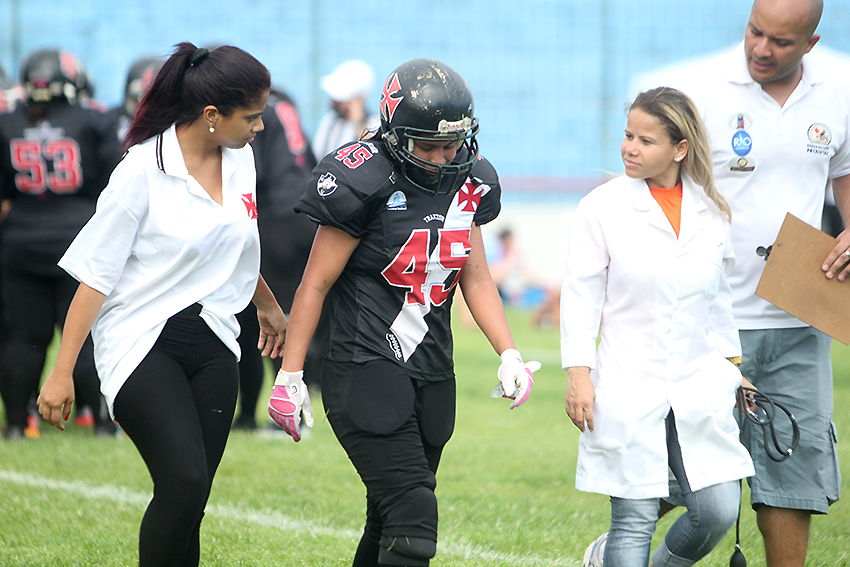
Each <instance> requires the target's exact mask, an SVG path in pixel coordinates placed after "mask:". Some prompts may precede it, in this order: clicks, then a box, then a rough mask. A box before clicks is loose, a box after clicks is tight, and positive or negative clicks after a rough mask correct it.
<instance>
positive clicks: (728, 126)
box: [669, 43, 850, 329]
mask: <svg viewBox="0 0 850 567" xmlns="http://www.w3.org/2000/svg"><path fill="white" fill-rule="evenodd" d="M847 77H850V70H848V68H847V64H846V63H845V62H844V61H841V60H837V59H835V58H833V57H832V56H829V55H827V54H824V53H818V51H817V47H815V48H814V49H813V50H812V51H811V52H810V53H809V54H807V55H806V56H805V57H804V58H803V77H802V79H801V81H800V83H799V85H797V88H796V89H795V90H794V92H793V93H792V94H791V96H790V98H789V99H788V101H787V102H786V103H785V105H784V106H782V107H781V106H779V104H778V103H777V102H776V101H775V100H773V99H772V98H771V97H770V96H769V95H768V94H767V93H765V92H764V90H763V89H762V88H761V85H759V84H758V83H757V82H755V81H754V80H753V78H752V77H751V76H750V73H749V71H748V69H747V64H746V57H745V54H744V46H743V43H742V44H741V45H739V46H738V47H737V48H736V49H735V50H734V51H733V52H731V53H728V54H725V55H722V56H720V57H718V58H716V59H714V60H712V61H709V62H707V63H705V64H703V65H699V66H697V67H695V68H694V70H693V74H690V73H689V74H688V75H687V76H686V77H681V76H680V77H672V78H671V80H670V81H669V83H670V84H671V85H672V86H674V87H677V88H679V89H681V90H682V91H684V92H685V93H686V94H687V95H688V96H690V97H691V98H692V99H693V100H694V102H695V103H696V105H697V108H698V109H699V111H700V113H701V114H702V117H703V120H704V121H705V124H706V127H707V128H708V131H709V135H710V136H711V147H712V153H713V164H714V174H715V183H716V185H717V188H718V189H719V190H720V192H721V193H722V194H723V196H724V197H726V199H727V200H728V201H729V205H730V206H731V208H732V244H733V247H734V250H735V258H736V264H735V269H734V271H733V272H732V275H731V277H730V278H729V283H730V284H731V286H732V297H733V305H734V316H735V320H736V323H737V324H738V327H739V328H740V329H769V328H787V327H801V326H805V323H803V322H802V321H800V320H799V319H796V318H795V317H792V316H791V315H789V314H787V313H786V312H784V311H782V310H781V309H779V308H777V307H775V306H773V305H771V304H770V303H768V302H767V301H765V300H763V299H761V298H760V297H758V296H756V295H755V291H756V287H757V285H758V281H759V278H760V277H761V274H762V271H763V270H764V267H765V260H764V258H763V257H762V256H759V255H758V254H757V253H756V249H757V248H758V247H759V246H762V247H765V248H766V247H768V246H770V245H771V244H773V242H774V240H775V239H776V235H777V234H778V233H779V229H780V227H781V225H782V221H783V220H784V219H785V215H786V213H789V212H790V213H791V214H793V215H795V216H797V217H799V218H800V219H802V220H804V221H805V222H807V223H809V224H810V225H812V226H814V227H817V228H820V224H821V215H822V212H823V203H824V194H825V189H826V186H827V182H828V179H829V178H837V177H842V176H844V175H847V174H850V140H848V132H850V88H848V83H847ZM821 260H822V259H818V260H816V261H817V262H820V261H821ZM818 265H819V264H818Z"/></svg>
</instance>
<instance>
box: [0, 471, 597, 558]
mask: <svg viewBox="0 0 850 567" xmlns="http://www.w3.org/2000/svg"><path fill="white" fill-rule="evenodd" d="M0 482H6V483H10V484H18V485H22V486H29V487H33V488H43V489H47V490H54V491H59V492H69V493H72V494H74V495H76V496H82V497H84V498H88V499H92V500H94V499H99V500H109V501H112V502H118V503H120V504H129V505H133V506H138V507H140V508H143V507H146V506H147V504H148V502H150V499H151V495H150V494H149V493H141V492H134V491H132V490H128V489H126V488H123V487H120V486H112V485H108V484H107V485H100V486H93V485H90V484H86V483H84V482H78V481H67V480H55V479H52V478H47V477H43V476H38V475H34V474H25V473H19V472H13V471H4V470H0ZM205 512H206V514H208V515H211V516H216V517H218V518H221V519H225V520H234V521H240V522H246V523H249V524H255V525H259V526H265V527H272V528H278V529H281V530H285V531H294V532H304V533H307V534H310V535H321V536H328V537H335V538H339V539H348V540H354V541H356V540H358V539H359V538H360V532H359V531H355V530H344V529H336V528H328V527H324V526H321V525H319V524H316V523H314V522H309V521H305V520H296V519H293V518H290V517H288V516H285V515H283V514H280V513H278V512H272V511H266V510H252V509H250V508H249V509H245V508H237V507H234V506H228V505H226V504H210V505H207V508H206V510H205ZM437 553H438V554H446V555H452V556H456V557H462V558H464V559H470V560H485V561H500V562H503V563H508V564H511V565H541V566H553V567H579V566H580V565H581V562H580V561H577V560H573V559H560V558H550V557H540V556H535V555H517V554H513V553H499V552H496V551H489V550H487V549H484V548H480V547H477V546H474V545H471V544H468V543H464V542H462V541H457V540H453V539H451V538H442V539H441V541H440V543H439V545H438V551H437Z"/></svg>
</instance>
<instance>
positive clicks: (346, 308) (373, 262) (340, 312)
mask: <svg viewBox="0 0 850 567" xmlns="http://www.w3.org/2000/svg"><path fill="white" fill-rule="evenodd" d="M461 151H462V152H465V151H466V150H465V149H462V150H461ZM500 192H501V190H500V187H499V181H498V176H497V175H496V171H495V169H493V167H492V165H490V163H489V162H488V161H487V160H485V159H483V158H480V159H479V160H478V161H477V163H476V164H475V166H474V168H473V169H472V173H471V175H470V176H469V178H468V179H467V180H466V182H465V183H464V184H463V185H461V187H460V188H459V189H458V190H457V191H455V192H453V193H450V194H448V195H435V194H432V193H428V192H426V191H423V190H422V189H419V188H418V187H416V186H414V185H413V184H412V183H410V182H409V181H407V180H406V179H405V178H404V177H403V176H401V175H399V174H398V172H397V171H394V169H393V163H392V161H391V160H390V158H389V157H388V155H387V154H386V150H385V148H384V146H383V144H382V143H381V142H380V141H376V140H371V141H368V140H367V141H362V142H354V143H351V144H348V145H345V146H343V147H342V148H340V149H339V150H336V151H334V152H331V153H330V154H328V155H327V156H326V157H325V158H324V159H323V160H322V161H321V162H320V163H319V165H318V166H317V167H316V168H315V169H314V170H313V175H312V179H311V181H310V183H309V184H308V186H307V190H306V192H305V194H304V197H303V198H302V199H301V201H299V203H298V205H296V207H295V208H296V211H299V212H303V213H306V214H308V215H310V216H311V217H313V218H315V219H316V220H317V221H318V222H320V223H322V224H326V225H330V226H334V227H336V228H339V229H341V230H343V231H345V232H347V233H348V234H350V235H352V236H354V237H356V238H359V239H360V243H359V245H358V246H357V248H356V249H355V250H354V253H353V254H352V256H351V258H350V259H349V261H348V264H347V265H346V267H345V269H344V270H343V271H342V274H341V275H340V277H339V279H338V280H337V282H336V283H335V284H334V286H333V288H332V289H331V290H330V292H329V294H328V301H330V306H331V338H330V342H329V345H328V348H327V350H326V353H325V356H326V357H328V358H330V359H331V360H336V361H340V362H365V361H368V360H374V359H380V358H385V359H389V360H392V361H394V362H396V363H397V364H399V365H402V366H404V367H405V368H406V369H407V370H408V372H409V373H410V374H411V375H413V376H415V377H418V378H421V379H425V380H443V379H447V378H450V377H452V376H453V362H452V334H451V325H450V313H451V304H452V298H453V296H454V292H455V286H456V285H457V283H458V280H459V279H460V273H461V270H462V269H463V267H464V265H465V264H466V261H467V258H468V256H469V251H470V242H469V235H470V230H471V227H472V224H473V223H475V224H476V225H482V224H485V223H487V222H489V221H491V220H493V219H494V218H496V216H497V215H498V214H499V209H500V201H499V198H500Z"/></svg>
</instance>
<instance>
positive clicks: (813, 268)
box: [756, 213, 850, 345]
mask: <svg viewBox="0 0 850 567" xmlns="http://www.w3.org/2000/svg"><path fill="white" fill-rule="evenodd" d="M834 247H835V239H834V238H833V237H831V236H830V235H828V234H826V233H825V232H821V231H819V230H818V229H816V228H814V227H813V226H810V225H808V224H806V223H805V222H803V221H801V220H800V219H798V218H797V217H795V216H794V215H792V214H791V213H788V214H787V215H786V216H785V220H784V221H783V223H782V227H781V228H780V229H779V234H778V235H777V237H776V242H774V243H773V248H771V251H770V255H769V256H768V257H767V261H766V262H765V267H764V271H763V272H762V274H761V278H760V279H759V284H758V287H757V288H756V295H758V296H759V297H761V298H762V299H765V300H767V301H769V302H770V303H772V304H773V305H775V306H777V307H779V308H780V309H782V310H783V311H786V312H787V313H789V314H791V315H793V316H794V317H796V318H797V319H799V320H801V321H803V322H804V323H807V324H809V325H811V326H812V327H814V328H815V329H818V330H819V331H823V332H824V333H826V334H827V335H829V336H830V337H832V338H834V339H836V340H838V341H841V342H842V343H844V344H845V345H846V344H850V280H848V281H844V282H840V281H838V280H837V279H836V278H832V279H827V278H826V276H825V275H824V272H823V270H822V269H821V265H822V264H823V260H824V258H826V256H827V254H829V252H830V250H832V249H833V248H834Z"/></svg>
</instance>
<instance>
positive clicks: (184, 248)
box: [39, 43, 286, 567]
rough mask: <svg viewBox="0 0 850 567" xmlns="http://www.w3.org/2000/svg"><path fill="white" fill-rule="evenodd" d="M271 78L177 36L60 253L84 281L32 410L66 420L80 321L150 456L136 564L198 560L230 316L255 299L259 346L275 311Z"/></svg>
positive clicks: (273, 336) (275, 337) (223, 397)
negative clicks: (258, 140)
mask: <svg viewBox="0 0 850 567" xmlns="http://www.w3.org/2000/svg"><path fill="white" fill-rule="evenodd" d="M270 86H271V80H270V77H269V72H268V70H267V69H266V68H265V67H264V66H263V65H262V64H261V63H260V62H259V61H257V60H256V59H255V58H254V57H252V56H251V55H249V54H247V53H245V52H244V51H242V50H240V49H238V48H235V47H230V46H223V47H219V48H217V49H215V50H213V51H208V50H207V49H204V48H201V49H198V48H196V47H195V46H194V45H192V44H191V43H181V44H179V45H178V46H177V47H176V50H175V52H174V53H173V54H172V56H171V57H170V58H169V59H168V61H166V63H165V64H164V65H163V67H162V69H161V71H160V73H159V74H158V76H157V78H156V80H155V82H154V84H153V86H152V87H151V89H150V91H149V92H148V94H147V95H146V96H145V98H144V99H143V100H142V102H141V104H140V106H139V109H138V112H137V113H136V116H135V118H134V121H133V125H132V126H131V128H130V131H129V133H128V135H127V139H126V141H125V144H126V146H127V147H129V150H128V152H127V154H126V155H125V157H124V159H123V160H122V161H121V163H120V164H119V165H118V166H117V167H116V168H115V171H114V172H113V174H112V177H111V179H110V181H109V185H108V186H107V187H106V189H105V190H104V191H103V194H102V195H101V196H100V199H99V200H98V205H97V212H96V213H95V215H94V216H93V217H92V219H91V220H90V221H89V222H88V224H86V226H85V227H84V228H83V229H82V231H81V232H80V233H79V235H78V236H77V238H76V239H75V240H74V242H73V243H72V244H71V246H70V248H69V249H68V251H67V252H66V253H65V256H64V257H63V258H62V260H61V261H60V262H59V265H60V266H61V267H62V268H63V269H65V270H66V271H68V272H69V273H70V274H71V275H72V276H74V277H75V278H76V279H78V280H79V281H80V286H79V289H78V291H77V294H76V296H75V297H74V300H73V302H72V303H71V307H70V309H69V311H68V317H67V320H66V324H65V328H64V331H63V336H62V343H61V346H60V348H59V354H58V356H57V360H56V366H55V368H54V369H53V371H52V372H51V374H50V376H49V377H48V378H47V380H46V381H45V383H44V386H43V388H42V390H41V395H40V396H39V411H40V412H41V415H42V416H43V417H44V418H45V419H46V420H47V421H48V422H50V423H51V424H53V425H55V426H57V427H58V428H59V429H64V426H63V424H62V421H63V419H65V420H66V419H67V418H68V415H69V413H70V411H71V404H72V402H73V400H74V390H73V383H72V379H71V376H72V374H71V373H72V369H73V367H74V363H75V361H76V357H77V353H78V352H79V349H80V345H81V344H82V342H83V340H84V338H85V337H86V335H87V334H88V333H89V330H91V333H92V337H93V339H94V344H95V361H96V363H97V370H98V374H99V375H100V380H101V389H102V391H103V394H104V396H105V397H106V400H107V402H108V405H109V409H110V412H111V413H112V415H113V416H114V418H115V419H116V420H117V421H118V422H119V424H120V425H121V427H122V428H123V429H124V431H125V432H126V433H127V434H128V436H129V437H130V439H132V441H133V443H135V445H136V447H137V448H138V450H139V452H140V453H141V455H142V458H143V459H144V461H145V463H146V464H147V466H148V469H149V470H150V473H151V476H152V478H153V482H154V497H153V499H152V500H151V503H150V505H149V506H148V509H147V511H146V513H145V516H144V519H143V520H142V526H141V531H140V540H139V565H140V566H142V567H145V566H164V565H179V566H184V567H185V566H191V565H197V564H198V560H199V555H200V549H199V547H200V544H199V529H200V522H201V518H202V516H203V510H204V507H205V505H206V501H207V498H208V496H209V492H210V486H211V484H212V479H213V476H214V475H215V471H216V468H217V467H218V464H219V461H220V460H221V456H222V454H223V453H224V447H225V444H226V442H227V436H228V432H229V431H230V425H231V421H232V418H233V413H234V409H235V405H236V398H237V389H238V373H237V361H238V358H239V355H240V351H239V346H238V343H237V341H236V337H237V336H238V334H239V325H238V324H237V322H236V317H235V314H236V313H239V312H240V311H242V310H243V309H244V308H245V307H246V306H247V304H248V303H249V302H250V301H252V300H253V302H254V304H255V305H256V306H257V313H258V318H259V325H260V343H259V348H260V349H261V350H262V351H263V354H264V355H269V354H271V356H273V357H274V356H276V355H277V354H278V352H279V350H280V348H281V346H282V344H283V339H284V335H285V332H286V318H285V317H284V315H283V312H282V311H281V309H280V306H279V305H278V304H277V301H276V300H275V298H274V296H273V295H272V293H271V291H270V290H269V288H268V286H267V285H266V284H265V281H264V280H263V279H262V277H260V275H259V266H260V246H259V236H258V233H257V207H256V200H255V196H254V191H255V178H256V173H255V169H254V158H253V153H252V151H251V148H250V147H249V146H248V143H249V142H251V141H252V140H253V139H254V135H255V134H256V133H257V132H259V131H260V130H262V129H263V122H262V119H261V117H260V115H261V113H262V111H263V108H264V106H265V103H266V98H267V97H268V92H269V88H270Z"/></svg>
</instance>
